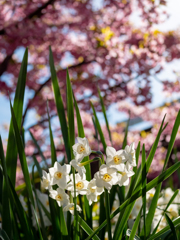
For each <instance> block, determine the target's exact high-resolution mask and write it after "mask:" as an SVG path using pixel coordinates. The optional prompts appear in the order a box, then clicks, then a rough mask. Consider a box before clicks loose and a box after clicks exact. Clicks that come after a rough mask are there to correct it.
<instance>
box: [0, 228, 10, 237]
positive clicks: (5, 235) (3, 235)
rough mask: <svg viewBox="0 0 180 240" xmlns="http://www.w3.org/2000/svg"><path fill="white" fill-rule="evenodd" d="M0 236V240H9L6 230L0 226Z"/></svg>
mask: <svg viewBox="0 0 180 240" xmlns="http://www.w3.org/2000/svg"><path fill="white" fill-rule="evenodd" d="M0 237H1V238H2V240H10V239H9V237H8V235H7V234H6V232H5V231H4V230H3V229H1V228H0Z"/></svg>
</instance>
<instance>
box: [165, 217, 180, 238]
mask: <svg viewBox="0 0 180 240" xmlns="http://www.w3.org/2000/svg"><path fill="white" fill-rule="evenodd" d="M165 218H166V221H167V223H168V224H169V226H170V228H171V231H172V233H173V240H178V238H177V235H176V230H175V227H174V224H173V222H172V220H171V219H170V218H169V216H168V215H167V214H166V213H165Z"/></svg>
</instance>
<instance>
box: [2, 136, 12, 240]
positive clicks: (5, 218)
mask: <svg viewBox="0 0 180 240" xmlns="http://www.w3.org/2000/svg"><path fill="white" fill-rule="evenodd" d="M0 159H1V164H2V168H3V175H4V176H3V187H2V205H3V208H2V229H3V230H4V231H5V232H6V233H7V235H8V236H9V237H10V238H11V237H12V231H11V226H12V222H11V214H10V201H9V196H10V193H9V181H8V173H7V168H6V162H5V157H4V151H3V145H2V140H1V136H0Z"/></svg>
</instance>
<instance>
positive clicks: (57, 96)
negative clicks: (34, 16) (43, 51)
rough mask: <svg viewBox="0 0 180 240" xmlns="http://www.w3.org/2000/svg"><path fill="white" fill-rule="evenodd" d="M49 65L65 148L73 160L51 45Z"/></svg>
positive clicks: (69, 159) (69, 157)
mask: <svg viewBox="0 0 180 240" xmlns="http://www.w3.org/2000/svg"><path fill="white" fill-rule="evenodd" d="M49 65H50V70H51V79H52V86H53V91H54V97H55V102H56V107H57V113H58V117H59V121H60V125H61V131H62V136H63V139H64V145H65V149H66V154H67V159H68V162H70V161H71V150H70V142H69V134H68V127H67V122H66V115H65V110H64V105H63V100H62V97H61V93H60V90H59V84H58V79H57V75H56V70H55V67H54V59H53V54H52V51H51V47H49Z"/></svg>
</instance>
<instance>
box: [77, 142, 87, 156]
mask: <svg viewBox="0 0 180 240" xmlns="http://www.w3.org/2000/svg"><path fill="white" fill-rule="evenodd" d="M85 151H86V149H85V147H84V145H83V144H80V145H79V146H78V147H77V152H78V153H79V154H81V153H83V152H85Z"/></svg>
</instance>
